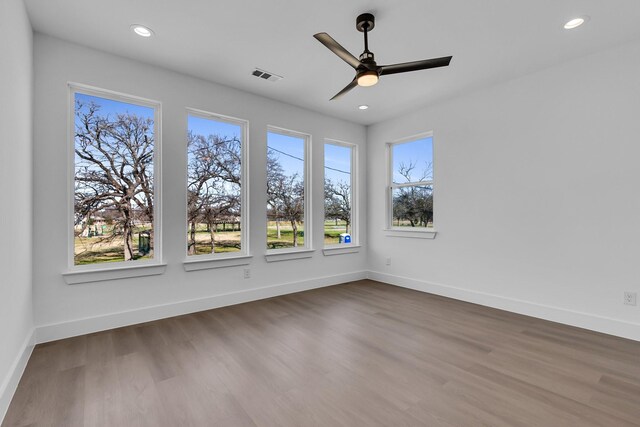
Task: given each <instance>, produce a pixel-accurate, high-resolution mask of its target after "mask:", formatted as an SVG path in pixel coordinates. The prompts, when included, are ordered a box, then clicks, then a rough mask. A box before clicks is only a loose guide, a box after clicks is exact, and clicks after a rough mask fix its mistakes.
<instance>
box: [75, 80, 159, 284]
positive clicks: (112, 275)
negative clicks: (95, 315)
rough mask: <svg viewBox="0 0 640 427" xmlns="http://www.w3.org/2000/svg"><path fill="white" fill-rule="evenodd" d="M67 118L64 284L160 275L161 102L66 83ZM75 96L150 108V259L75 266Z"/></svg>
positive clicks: (79, 84)
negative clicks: (151, 217) (151, 193)
mask: <svg viewBox="0 0 640 427" xmlns="http://www.w3.org/2000/svg"><path fill="white" fill-rule="evenodd" d="M68 87H69V91H68V96H69V98H68V101H67V103H68V108H69V109H68V118H67V128H68V129H67V140H68V142H67V144H68V145H67V150H68V153H67V155H68V157H67V173H68V174H67V189H68V192H67V224H68V228H67V239H68V241H67V260H68V266H67V271H66V272H63V276H64V279H65V281H66V282H67V283H68V284H76V283H85V282H96V281H104V280H113V279H122V278H128V277H140V276H150V275H156V274H162V273H164V271H165V268H166V264H165V263H164V262H163V252H162V234H163V229H162V134H161V130H162V123H161V121H162V103H161V102H160V101H154V100H151V99H147V98H142V97H139V96H135V95H129V94H125V93H121V92H116V91H112V90H108V89H101V88H97V87H94V86H89V85H84V84H81V83H73V82H69V83H68ZM77 93H81V94H84V95H90V96H95V97H99V98H104V99H109V100H112V101H118V102H125V103H129V104H135V105H139V106H143V107H149V108H153V110H154V118H153V133H154V146H153V208H154V214H153V230H154V247H153V259H148V260H135V261H126V262H125V261H122V262H118V263H101V264H88V265H75V261H74V259H75V251H74V245H75V238H74V224H73V219H74V214H75V207H74V193H75V187H74V183H75V113H76V111H75V97H76V94H77Z"/></svg>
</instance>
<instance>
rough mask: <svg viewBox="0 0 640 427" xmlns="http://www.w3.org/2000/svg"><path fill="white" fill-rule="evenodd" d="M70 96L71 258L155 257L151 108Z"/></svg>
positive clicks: (81, 261)
mask: <svg viewBox="0 0 640 427" xmlns="http://www.w3.org/2000/svg"><path fill="white" fill-rule="evenodd" d="M74 101H75V116H74V124H75V134H74V149H75V156H74V163H75V164H74V264H75V265H81V264H98V263H107V262H118V261H133V260H139V259H150V258H153V249H154V248H153V242H154V229H153V224H154V206H153V205H154V188H153V182H154V164H153V161H154V143H155V134H154V109H153V108H150V107H145V106H140V105H135V104H129V103H126V102H121V101H114V100H110V99H105V98H100V97H97V96H92V95H86V94H82V93H76V94H75V99H74Z"/></svg>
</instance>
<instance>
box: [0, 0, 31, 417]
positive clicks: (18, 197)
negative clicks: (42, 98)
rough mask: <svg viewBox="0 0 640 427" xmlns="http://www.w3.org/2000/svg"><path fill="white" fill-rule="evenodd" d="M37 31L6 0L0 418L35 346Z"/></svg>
mask: <svg viewBox="0 0 640 427" xmlns="http://www.w3.org/2000/svg"><path fill="white" fill-rule="evenodd" d="M32 52H33V36H32V32H31V25H30V24H29V20H28V18H27V14H26V11H25V9H24V5H23V4H22V1H21V0H3V1H2V2H0V58H2V66H0V195H1V200H2V202H1V203H0V272H1V273H0V421H1V420H2V417H3V416H4V413H5V411H6V409H7V406H8V404H9V400H10V399H11V396H12V395H13V390H14V389H15V386H16V385H17V380H18V379H19V377H20V374H21V373H22V369H23V368H24V363H25V362H26V357H28V352H29V351H30V345H29V344H30V337H31V335H32V330H33V312H32V304H31V247H32V245H31V236H32V232H31V224H32V222H31V219H32V204H31V200H32V199H31V171H32V167H31V165H32V161H31V153H32V138H31V125H32V106H33V104H32V98H33V97H32V94H33V72H32Z"/></svg>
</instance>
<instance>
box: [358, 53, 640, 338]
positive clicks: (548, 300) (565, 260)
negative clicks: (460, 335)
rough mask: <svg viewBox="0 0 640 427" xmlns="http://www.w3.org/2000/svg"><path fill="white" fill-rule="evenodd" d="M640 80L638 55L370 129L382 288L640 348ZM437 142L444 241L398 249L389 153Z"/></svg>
mask: <svg viewBox="0 0 640 427" xmlns="http://www.w3.org/2000/svg"><path fill="white" fill-rule="evenodd" d="M452 66H456V65H455V61H454V62H453V63H452ZM638 76H640V42H635V43H632V44H628V45H624V46H621V47H618V48H616V49H612V50H608V51H605V52H601V53H598V54H595V55H592V56H588V57H584V58H581V59H578V60H575V61H572V62H569V63H565V64H563V65H560V66H556V67H554V68H550V69H547V70H544V71H542V72H538V73H536V74H532V75H528V76H525V77H522V78H519V79H517V80H513V81H509V82H506V83H503V84H500V85H498V86H494V87H490V88H486V89H484V90H482V91H478V92H474V93H471V94H468V95H465V96H464V97H461V98H457V99H454V100H451V101H449V102H447V103H444V104H440V105H437V106H435V107H433V108H427V109H422V110H419V111H415V112H413V113H411V114H408V115H405V116H403V117H400V118H396V119H393V120H389V121H386V122H383V123H379V124H376V125H373V126H371V127H370V128H369V129H368V168H369V171H370V172H369V175H368V179H367V182H368V186H369V188H368V193H369V204H368V225H369V233H368V237H369V268H370V270H373V271H374V272H376V273H375V274H372V277H374V278H377V279H380V280H384V281H387V282H390V283H397V284H401V285H404V286H409V287H413V288H417V289H422V290H426V291H430V292H435V293H440V294H444V295H449V296H453V297H456V298H460V299H465V300H469V301H475V302H479V303H482V304H487V305H493V306H496V307H503V308H507V309H509V310H514V311H519V312H522V313H527V314H531V315H534V316H540V317H544V318H548V319H553V320H558V321H563V322H566V323H571V324H574V325H578V326H582V327H587V328H591V329H597V330H601V331H605V332H609V333H613V334H619V335H623V336H627V337H632V338H635V339H640V307H630V306H625V305H623V303H622V301H623V300H622V297H623V291H625V290H628V291H636V292H640V274H639V273H640V187H639V184H640V79H639V78H638ZM428 130H433V132H434V145H435V167H434V169H435V195H434V197H435V202H434V203H435V214H434V215H435V227H436V229H437V231H438V235H437V237H436V238H435V240H417V239H404V238H394V237H387V236H386V235H385V233H384V232H383V228H384V225H385V218H384V210H385V208H384V206H385V176H384V174H382V173H378V171H379V170H381V169H382V168H384V167H385V143H386V142H388V141H393V140H396V139H399V138H402V137H405V136H410V135H413V134H417V133H419V132H423V131H428ZM387 257H391V258H392V262H391V266H388V267H387V266H385V265H384V260H385V258H387Z"/></svg>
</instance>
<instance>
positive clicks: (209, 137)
mask: <svg viewBox="0 0 640 427" xmlns="http://www.w3.org/2000/svg"><path fill="white" fill-rule="evenodd" d="M242 135H243V132H242V126H240V125H238V124H235V123H229V122H225V121H219V120H213V119H210V118H202V117H198V116H192V115H190V116H189V119H188V134H187V171H188V177H187V254H188V255H190V256H191V255H204V254H212V253H224V252H238V251H240V250H241V249H242V247H241V242H242V238H241V237H242V230H241V224H242V221H241V200H242V194H241V186H242V182H241V178H242V142H243V141H242Z"/></svg>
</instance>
